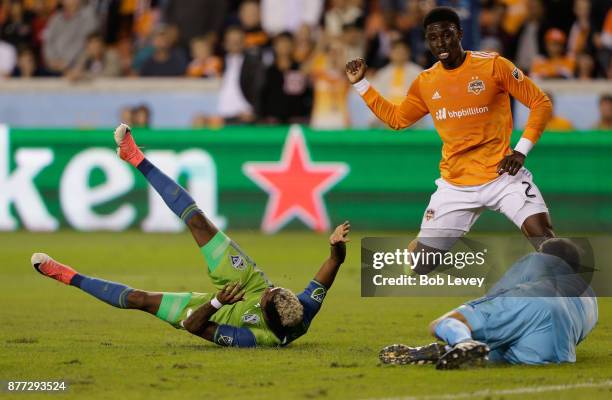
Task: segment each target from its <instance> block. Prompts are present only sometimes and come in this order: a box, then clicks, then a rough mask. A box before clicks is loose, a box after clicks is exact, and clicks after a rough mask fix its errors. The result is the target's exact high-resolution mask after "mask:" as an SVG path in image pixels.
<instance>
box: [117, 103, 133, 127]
mask: <svg viewBox="0 0 612 400" xmlns="http://www.w3.org/2000/svg"><path fill="white" fill-rule="evenodd" d="M119 122H121V123H123V124H126V125H128V126H133V125H134V109H133V108H132V107H131V106H124V107H121V109H120V110H119Z"/></svg>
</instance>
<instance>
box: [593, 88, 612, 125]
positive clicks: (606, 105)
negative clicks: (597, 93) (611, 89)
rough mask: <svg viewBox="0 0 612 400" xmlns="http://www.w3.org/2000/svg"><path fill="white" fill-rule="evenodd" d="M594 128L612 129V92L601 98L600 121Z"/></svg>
mask: <svg viewBox="0 0 612 400" xmlns="http://www.w3.org/2000/svg"><path fill="white" fill-rule="evenodd" d="M593 129H599V130H602V131H610V130H612V94H605V95H603V96H601V97H600V98H599V122H598V123H597V125H595V127H594V128H593Z"/></svg>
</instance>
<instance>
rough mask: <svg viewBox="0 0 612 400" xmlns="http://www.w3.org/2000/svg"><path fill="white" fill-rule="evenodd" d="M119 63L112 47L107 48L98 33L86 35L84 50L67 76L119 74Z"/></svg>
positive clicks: (102, 76)
mask: <svg viewBox="0 0 612 400" xmlns="http://www.w3.org/2000/svg"><path fill="white" fill-rule="evenodd" d="M120 73H121V63H120V61H119V55H118V54H117V52H116V51H115V50H114V49H109V48H107V47H106V44H105V43H104V38H103V37H102V35H101V34H99V33H97V32H96V33H92V34H90V35H89V36H88V37H87V44H86V46H85V52H84V53H83V54H82V55H81V57H79V59H78V61H77V62H76V65H75V66H74V68H72V69H71V70H70V71H69V72H68V74H67V76H68V78H69V79H72V80H79V79H95V78H110V77H116V76H119V74H120Z"/></svg>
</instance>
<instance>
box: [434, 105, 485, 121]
mask: <svg viewBox="0 0 612 400" xmlns="http://www.w3.org/2000/svg"><path fill="white" fill-rule="evenodd" d="M486 112H489V107H487V106H484V107H468V108H462V109H460V110H456V111H455V110H447V109H446V108H441V109H439V110H438V111H436V113H435V117H436V119H437V120H438V121H443V120H445V119H446V118H463V117H471V116H473V115H478V114H484V113H486Z"/></svg>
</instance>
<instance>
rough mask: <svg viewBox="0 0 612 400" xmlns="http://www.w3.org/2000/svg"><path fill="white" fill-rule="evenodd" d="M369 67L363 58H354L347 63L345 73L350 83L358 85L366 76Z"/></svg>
mask: <svg viewBox="0 0 612 400" xmlns="http://www.w3.org/2000/svg"><path fill="white" fill-rule="evenodd" d="M367 69H368V66H367V65H366V62H365V60H364V59H363V58H361V57H359V58H354V59H352V60H351V61H349V62H347V63H346V67H345V69H344V70H345V72H346V76H347V77H348V80H349V82H351V83H357V82H359V81H360V80H362V79H363V77H364V76H365V73H366V70H367Z"/></svg>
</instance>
